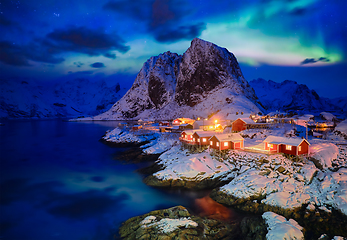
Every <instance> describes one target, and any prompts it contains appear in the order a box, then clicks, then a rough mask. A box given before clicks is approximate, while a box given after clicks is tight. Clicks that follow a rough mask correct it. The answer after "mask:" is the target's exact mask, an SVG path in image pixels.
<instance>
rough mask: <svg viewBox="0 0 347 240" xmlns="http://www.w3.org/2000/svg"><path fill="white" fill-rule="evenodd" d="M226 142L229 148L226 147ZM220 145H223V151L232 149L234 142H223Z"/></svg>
mask: <svg viewBox="0 0 347 240" xmlns="http://www.w3.org/2000/svg"><path fill="white" fill-rule="evenodd" d="M225 142H227V143H228V146H224V143H225ZM220 144H221V150H226V149H232V142H230V141H222V142H221V143H220Z"/></svg>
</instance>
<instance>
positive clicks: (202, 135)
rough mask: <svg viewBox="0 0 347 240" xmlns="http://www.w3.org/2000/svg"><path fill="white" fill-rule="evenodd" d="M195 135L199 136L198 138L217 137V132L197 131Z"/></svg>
mask: <svg viewBox="0 0 347 240" xmlns="http://www.w3.org/2000/svg"><path fill="white" fill-rule="evenodd" d="M195 133H196V134H197V135H198V137H211V136H213V135H215V133H216V132H214V131H195Z"/></svg>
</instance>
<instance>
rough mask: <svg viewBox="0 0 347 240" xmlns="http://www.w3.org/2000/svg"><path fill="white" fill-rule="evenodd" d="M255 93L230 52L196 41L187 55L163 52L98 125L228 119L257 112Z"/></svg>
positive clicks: (258, 108)
mask: <svg viewBox="0 0 347 240" xmlns="http://www.w3.org/2000/svg"><path fill="white" fill-rule="evenodd" d="M261 110H262V107H261V106H260V104H259V103H258V100H257V97H256V95H255V92H254V90H253V88H252V87H251V86H250V85H249V84H248V82H247V81H246V80H245V79H244V77H243V75H242V72H241V69H240V67H239V64H238V62H237V60H236V58H235V56H234V55H233V54H232V53H230V52H229V51H228V50H227V49H225V48H221V47H218V46H216V45H215V44H213V43H210V42H206V41H204V40H201V39H198V38H195V39H193V41H192V42H191V46H190V47H189V48H188V49H187V51H186V52H185V53H184V54H183V55H177V54H176V53H171V52H165V53H163V54H160V55H159V56H155V57H151V58H150V59H148V60H147V61H146V62H145V63H144V64H143V67H142V69H141V70H140V72H139V74H138V75H137V77H136V79H135V82H134V84H133V86H132V87H131V89H130V90H129V91H128V92H127V93H126V94H125V95H124V97H123V98H122V99H120V100H119V101H118V102H117V103H115V104H114V106H113V107H112V108H111V109H110V110H109V111H107V112H105V113H103V114H100V115H98V116H95V117H94V118H93V119H97V120H111V119H143V118H152V119H171V118H175V117H181V116H185V117H193V118H194V117H198V116H202V117H207V116H209V115H212V114H216V113H217V114H218V115H220V117H223V118H224V117H226V116H227V115H228V114H234V113H235V112H237V111H243V112H259V111H261Z"/></svg>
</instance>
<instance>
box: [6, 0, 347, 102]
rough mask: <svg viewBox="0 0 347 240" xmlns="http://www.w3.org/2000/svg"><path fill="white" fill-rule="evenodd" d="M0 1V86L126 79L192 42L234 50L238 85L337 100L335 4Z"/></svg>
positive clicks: (304, 0) (342, 31) (341, 71)
mask: <svg viewBox="0 0 347 240" xmlns="http://www.w3.org/2000/svg"><path fill="white" fill-rule="evenodd" d="M0 3H1V4H0V30H1V33H2V34H1V36H0V71H1V75H2V77H3V78H14V77H17V78H18V77H20V78H23V77H29V78H35V79H40V80H46V81H48V80H53V79H56V78H57V77H59V78H64V77H76V76H84V77H89V78H101V77H114V78H117V77H119V76H131V77H129V78H127V81H131V80H129V79H132V76H135V75H136V73H137V72H138V71H139V70H140V68H141V66H142V64H143V62H145V61H146V60H147V59H148V58H149V57H151V56H154V55H158V54H160V53H162V52H166V51H171V52H176V53H178V54H182V53H183V52H184V51H185V50H186V49H187V48H188V47H189V45H190V41H191V40H192V39H193V38H194V37H199V38H202V39H204V40H207V41H210V42H213V43H215V44H217V45H219V46H222V47H226V48H227V49H228V50H229V51H231V52H233V53H234V54H235V56H236V57H237V59H238V61H239V63H240V64H241V69H242V70H243V73H244V75H245V77H246V79H247V80H252V79H254V78H258V77H261V78H264V79H272V80H274V81H283V80H285V79H290V80H295V81H297V82H298V83H303V84H307V85H308V86H309V87H310V88H312V89H315V90H316V91H317V92H318V93H319V94H320V95H321V96H326V97H340V96H346V93H345V89H346V88H347V77H346V76H347V70H346V67H347V61H346V59H347V43H346V42H347V17H346V15H345V13H344V12H345V9H347V2H346V1H343V0H331V1H324V0H283V1H276V0H245V1H230V0H221V1H207V0H204V1H203V0H201V1H184V0H134V1H126V0H99V1H92V0H83V1H82V0H75V1H71V0H59V1H57V0H46V1H37V0H25V1H10V0H6V1H3V0H2V1H1V2H0ZM327 82H329V84H328V85H329V86H327ZM130 84H131V83H130Z"/></svg>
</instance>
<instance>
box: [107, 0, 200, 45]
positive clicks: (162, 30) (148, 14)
mask: <svg viewBox="0 0 347 240" xmlns="http://www.w3.org/2000/svg"><path fill="white" fill-rule="evenodd" d="M103 8H104V9H106V10H111V11H113V12H116V13H117V14H120V15H122V16H125V17H130V18H131V19H132V20H137V22H138V21H141V22H143V23H144V24H145V25H146V31H147V33H149V34H151V35H152V36H153V37H154V39H155V40H156V41H158V42H178V41H180V40H191V39H193V38H195V37H198V36H200V34H201V32H202V31H203V30H204V29H205V28H206V26H205V24H204V23H201V22H198V23H196V22H191V20H188V19H187V16H189V15H190V14H191V13H192V12H193V10H192V9H191V8H189V7H188V5H187V4H186V3H185V1H182V0H137V1H134V2H132V3H131V4H129V2H128V1H126V0H119V1H116V2H115V1H110V2H108V3H106V4H105V5H104V7H103Z"/></svg>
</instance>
